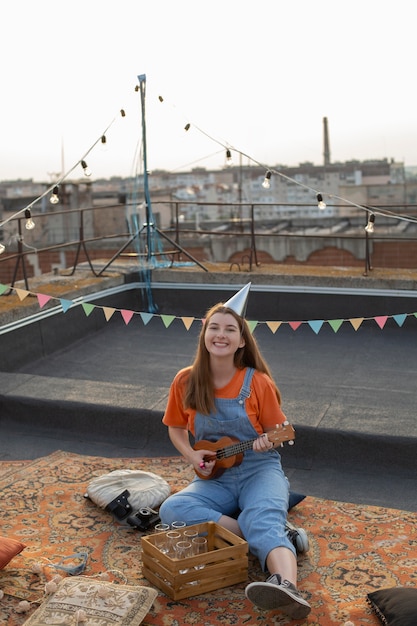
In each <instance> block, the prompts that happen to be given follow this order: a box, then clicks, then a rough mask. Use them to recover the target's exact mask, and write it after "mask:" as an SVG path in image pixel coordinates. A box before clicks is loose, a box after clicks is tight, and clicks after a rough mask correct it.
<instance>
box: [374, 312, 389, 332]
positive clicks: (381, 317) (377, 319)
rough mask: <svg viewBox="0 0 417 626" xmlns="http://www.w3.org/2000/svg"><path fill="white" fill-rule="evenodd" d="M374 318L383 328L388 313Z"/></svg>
mask: <svg viewBox="0 0 417 626" xmlns="http://www.w3.org/2000/svg"><path fill="white" fill-rule="evenodd" d="M374 319H375V321H376V323H377V324H378V326H379V327H380V328H381V330H382V329H383V328H384V326H385V324H386V322H387V319H388V315H379V316H378V317H375V318H374Z"/></svg>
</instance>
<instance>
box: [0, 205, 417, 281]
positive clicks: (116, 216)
mask: <svg viewBox="0 0 417 626" xmlns="http://www.w3.org/2000/svg"><path fill="white" fill-rule="evenodd" d="M189 204H192V205H193V206H194V207H201V208H203V207H208V206H210V205H212V206H213V205H214V204H215V206H224V207H225V208H227V209H228V210H229V212H230V215H231V217H230V218H224V219H223V221H222V228H221V229H220V230H219V229H218V228H212V229H209V225H210V223H213V222H209V221H206V222H204V221H202V220H201V219H200V220H199V222H198V224H197V223H195V224H193V222H187V221H182V218H181V208H183V207H184V206H186V205H189ZM159 205H164V206H165V207H168V210H169V212H170V218H171V219H170V223H171V226H170V228H165V229H161V228H159V227H158V225H157V224H155V223H151V224H146V223H140V221H139V220H140V216H139V213H137V214H136V213H135V212H132V208H131V207H130V208H129V207H127V205H122V204H116V205H114V204H113V205H112V204H110V205H106V206H94V207H86V208H78V209H66V210H61V211H52V212H49V213H39V214H36V215H35V214H34V215H32V218H33V220H34V221H35V224H36V228H35V229H34V230H31V231H26V230H25V218H24V217H22V216H18V217H16V218H14V219H13V220H10V221H9V222H8V223H7V224H8V227H7V229H8V231H9V240H8V241H7V239H6V238H4V239H3V243H4V244H6V251H5V253H4V254H2V255H1V256H0V282H3V283H4V284H10V286H11V287H13V286H14V285H15V283H16V281H18V280H23V281H24V284H25V287H26V289H27V290H29V271H28V267H27V257H28V256H29V255H32V260H33V255H36V259H37V260H38V261H39V259H41V258H42V257H44V258H46V256H47V255H49V256H50V255H51V253H52V252H55V253H58V254H60V253H61V252H63V251H70V252H71V254H70V255H69V256H70V257H71V262H70V264H69V266H70V268H71V274H73V273H74V272H75V271H76V269H77V266H78V265H79V263H80V260H81V258H82V255H83V256H84V260H83V262H87V263H88V265H89V268H90V270H91V272H92V273H93V274H94V276H96V277H99V276H101V275H102V274H103V273H104V272H105V271H106V269H108V268H109V267H110V266H111V265H112V264H113V263H114V262H115V261H116V259H118V258H119V257H120V256H123V255H124V254H125V251H126V250H127V249H128V248H129V247H134V248H135V252H133V253H131V255H132V256H136V257H138V258H141V260H143V261H144V262H145V264H146V263H147V264H148V267H149V266H150V264H151V262H152V261H153V260H154V258H159V257H162V256H164V257H167V258H168V260H169V261H170V263H171V264H174V262H175V261H176V260H179V259H184V257H185V258H187V259H188V260H189V261H191V262H193V263H196V264H197V265H199V266H200V267H201V268H202V269H203V270H205V271H208V270H207V268H206V267H205V266H204V262H202V261H201V260H200V259H197V258H196V257H195V256H193V255H192V254H190V252H189V251H188V249H187V246H190V244H193V245H195V244H196V242H197V243H198V245H200V246H201V244H202V242H203V243H204V242H205V244H208V242H209V241H210V242H211V244H213V242H214V241H215V240H216V239H217V240H219V239H220V238H222V241H225V240H229V241H230V240H233V243H234V245H235V246H238V245H239V243H241V242H242V243H244V244H245V248H244V250H245V254H244V255H242V257H241V258H240V263H239V262H238V261H236V260H233V261H230V260H229V259H230V256H229V257H228V258H214V259H211V261H212V262H213V263H216V262H217V263H228V262H230V269H233V268H234V267H235V266H236V267H237V269H240V265H244V266H245V268H246V266H247V267H248V268H249V270H252V268H253V266H254V265H256V266H258V265H259V264H260V263H259V255H258V252H259V250H258V246H259V243H260V242H262V244H261V247H263V245H264V241H263V240H265V238H268V244H269V247H270V248H271V247H272V248H274V247H275V248H276V247H277V246H278V245H282V244H283V242H285V244H288V246H289V247H291V244H290V243H289V242H291V241H292V242H294V241H296V240H298V241H299V240H302V241H303V242H304V245H307V244H306V242H308V246H309V249H312V250H313V249H314V250H320V249H323V248H325V247H326V244H329V241H330V240H331V243H332V244H333V245H339V246H340V247H341V248H346V249H349V248H350V249H352V247H354V248H355V250H359V251H360V254H359V255H358V258H361V259H363V262H364V275H365V276H366V275H368V272H369V270H371V269H372V259H371V248H372V246H374V245H375V242H376V241H379V242H382V241H383V242H402V243H404V242H405V241H409V242H412V243H413V244H414V243H416V242H417V237H405V236H404V235H403V234H401V233H399V234H398V235H392V234H388V235H387V234H382V235H378V237H375V235H372V237H370V236H369V235H368V232H366V231H365V229H364V227H363V226H364V224H363V223H362V222H363V216H362V217H360V216H359V217H358V216H355V217H354V218H353V222H352V220H350V221H349V220H347V221H348V222H349V223H350V225H351V226H352V224H353V225H355V226H356V230H355V232H354V233H353V234H352V233H347V232H345V233H344V232H343V229H340V230H338V229H337V227H335V228H334V229H333V231H332V232H325V233H320V231H319V229H318V228H317V224H318V223H324V222H325V220H324V218H322V219H320V221H318V220H316V221H315V224H316V228H315V229H312V228H311V227H310V228H307V227H305V228H301V227H300V223H299V222H298V223H297V220H295V219H294V220H291V219H288V218H287V219H285V220H282V222H283V223H285V224H287V226H288V228H287V229H286V230H285V231H284V232H280V231H279V228H277V225H278V224H279V219H278V217H277V220H276V221H275V222H273V221H272V220H257V219H256V218H255V210H256V209H258V210H259V208H262V207H264V206H265V205H261V204H258V203H257V204H250V203H227V204H225V205H220V204H219V203H195V202H192V203H190V202H182V201H172V202H170V201H163V202H162V201H161V202H156V203H153V206H156V207H158V206H159ZM268 206H269V207H270V206H271V205H268ZM274 206H275V205H274ZM300 206H306V205H300ZM243 207H244V208H245V214H248V215H249V217H246V218H241V217H239V214H240V215H242V213H243V210H242V208H243ZM127 208H128V209H129V221H128V219H127V218H126V210H127ZM109 216H111V220H110V217H109ZM236 216H237V217H236ZM104 217H105V218H106V219H105V223H104V222H103V220H104ZM337 219H339V222H342V221H343V220H345V221H346V218H343V217H340V218H336V217H333V218H332V223H333V224H336V222H337ZM196 221H197V220H196ZM291 221H292V222H293V224H291ZM304 221H306V220H304ZM311 223H312V224H313V223H314V222H313V221H312V222H311ZM106 224H107V229H108V230H112V229H113V228H114V227H115V226H116V227H117V226H124V228H125V230H124V231H123V232H107V233H106V232H104V231H105V230H106ZM273 224H275V228H272V225H273ZM190 226H191V227H190ZM10 231H11V232H12V234H10ZM313 231H314V232H313ZM24 233H25V234H24ZM203 236H204V237H203ZM6 237H7V236H6ZM271 240H272V244H271ZM371 241H372V243H371ZM277 242H280V243H279V244H278V243H277ZM285 244H284V245H285ZM225 247H227V246H225ZM14 248H15V249H14ZM103 249H105V251H106V252H107V253H109V251H110V253H112V256H111V258H110V259H109V261H108V262H106V263H105V265H104V266H103V267H101V268H100V269H99V270H98V271H97V270H96V269H95V267H94V263H93V261H94V257H95V258H97V253H100V251H101V250H103ZM276 262H279V261H276ZM38 265H39V268H40V269H41V270H42V263H40V264H39V263H38ZM44 265H45V264H44ZM55 265H56V264H55ZM39 268H38V269H39ZM52 269H53V268H52V267H51V268H50V269H49V270H47V271H51V270H52ZM7 272H8V276H7V277H6V273H7ZM43 272H44V270H42V271H40V273H43ZM32 275H34V274H33V273H32ZM5 278H7V280H5Z"/></svg>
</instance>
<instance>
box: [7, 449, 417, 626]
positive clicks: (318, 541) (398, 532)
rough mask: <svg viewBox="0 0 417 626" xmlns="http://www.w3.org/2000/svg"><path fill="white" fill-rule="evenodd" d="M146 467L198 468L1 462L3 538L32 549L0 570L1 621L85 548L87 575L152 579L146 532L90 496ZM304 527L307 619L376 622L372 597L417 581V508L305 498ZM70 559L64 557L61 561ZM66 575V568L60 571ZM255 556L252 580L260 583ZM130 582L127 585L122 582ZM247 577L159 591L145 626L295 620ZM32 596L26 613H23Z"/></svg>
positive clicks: (131, 462)
mask: <svg viewBox="0 0 417 626" xmlns="http://www.w3.org/2000/svg"><path fill="white" fill-rule="evenodd" d="M122 468H123V469H139V470H145V471H150V472H154V473H156V474H159V475H160V476H162V477H163V478H165V479H166V480H167V481H168V483H169V484H170V486H171V488H172V490H173V491H175V490H178V489H180V488H181V487H183V486H185V485H186V484H187V483H188V482H189V480H190V479H191V478H192V470H191V468H190V467H189V466H187V465H186V464H185V462H184V460H183V459H181V457H170V458H161V459H158V458H135V459H132V458H130V459H120V458H119V459H108V458H101V457H94V456H83V455H78V454H73V453H69V452H62V451H57V452H54V453H53V454H50V455H48V456H46V457H42V458H39V459H37V460H34V461H26V462H11V463H7V462H0V492H1V496H2V498H1V502H2V506H1V507H0V535H3V536H7V537H10V538H14V539H18V540H20V541H21V542H23V543H24V544H26V548H25V549H24V550H23V552H21V553H20V554H19V555H17V556H15V557H14V558H13V559H12V561H11V562H10V563H9V564H8V565H7V566H6V567H5V568H4V569H3V570H1V571H0V590H2V591H3V593H4V596H3V598H2V599H1V600H0V623H1V624H7V625H8V626H21V624H23V623H24V621H25V620H26V619H27V618H28V616H29V615H30V614H31V613H33V612H34V611H35V609H36V608H37V606H39V603H40V602H41V601H42V599H43V598H44V587H45V584H46V583H47V582H48V581H50V580H51V579H52V577H53V576H54V575H55V574H56V573H57V572H58V573H60V574H63V572H62V571H59V570H56V569H55V567H54V565H56V564H59V563H60V562H64V563H67V562H68V563H71V559H69V560H65V559H66V558H67V557H71V555H74V554H76V553H80V552H86V553H87V554H88V559H87V565H86V569H85V571H84V572H83V575H84V576H97V575H98V574H100V573H103V572H109V573H110V574H109V575H110V577H111V579H112V577H114V578H115V579H117V580H118V581H119V580H122V581H124V582H126V583H127V584H130V585H144V586H150V587H152V585H151V584H150V583H149V582H148V581H147V580H146V578H144V576H143V575H142V565H141V533H140V532H138V531H137V530H134V529H131V528H130V527H127V526H124V525H122V524H119V523H118V522H117V521H115V520H114V519H113V518H112V517H111V516H110V515H109V514H108V513H106V512H105V511H103V510H102V509H100V508H98V507H97V506H96V505H95V504H94V503H93V502H91V501H90V500H89V499H86V498H85V497H84V494H85V491H86V487H87V485H88V483H89V482H90V481H91V480H92V479H93V478H94V477H96V476H99V475H101V474H104V473H107V472H110V471H112V470H115V469H122ZM289 519H290V521H291V522H292V523H293V524H295V525H296V526H301V527H303V528H304V529H305V530H306V531H307V533H308V536H309V542H310V550H309V552H308V553H307V554H304V555H300V556H299V558H298V560H299V563H298V565H299V588H300V590H301V591H302V592H303V593H304V594H305V595H306V597H307V598H308V600H309V601H310V603H311V605H312V611H311V614H310V615H309V616H308V618H306V619H305V620H304V621H303V622H297V624H305V625H309V626H313V625H314V626H344V625H345V624H347V623H350V624H353V625H354V626H364V625H367V624H371V625H374V626H378V624H380V622H379V620H378V618H377V617H376V616H375V615H374V614H373V612H372V611H371V608H370V607H369V606H368V604H367V602H366V594H367V593H368V592H370V591H374V590H376V589H381V588H386V587H394V586H400V585H414V586H416V584H417V567H416V565H417V562H416V557H415V555H416V552H417V550H416V546H417V529H416V515H415V513H410V512H405V511H399V510H394V509H387V508H382V507H376V506H365V505H357V504H350V503H343V502H335V501H329V500H323V499H319V498H314V497H310V496H308V497H307V498H306V499H305V500H303V501H302V502H301V503H300V504H298V505H297V506H296V507H295V508H294V509H292V511H291V512H290V514H289ZM63 559H64V560H63ZM63 575H66V574H63ZM263 579H264V575H263V573H262V571H261V570H260V567H259V565H258V562H257V561H256V560H255V559H254V558H253V557H251V556H250V557H249V573H248V581H252V580H263ZM121 584H123V582H122V583H121ZM245 586H246V583H241V584H238V585H234V586H233V587H228V588H225V589H219V590H217V591H214V592H211V593H207V594H204V595H200V596H195V597H192V598H189V599H186V600H180V601H177V602H174V601H173V600H171V599H170V598H168V597H167V596H165V595H164V594H163V593H162V592H161V591H159V593H158V596H157V598H156V600H155V602H154V604H153V606H152V608H151V609H150V611H149V613H148V615H147V616H146V617H145V619H144V622H143V624H145V626H151V625H153V626H183V625H186V624H195V625H200V626H201V625H205V626H219V625H222V626H229V625H234V624H236V625H241V624H244V625H247V626H254V625H258V626H259V625H262V624H269V625H271V624H291V623H294V622H291V620H289V619H288V618H285V617H283V616H282V614H279V613H270V612H269V613H268V612H263V611H259V610H257V609H256V608H254V607H253V606H252V605H251V603H250V602H249V601H248V600H247V599H246V598H245V593H244V590H245ZM21 600H28V601H30V602H31V603H33V604H31V609H30V610H29V612H28V613H25V614H22V613H17V612H16V608H17V607H18V604H19V601H21Z"/></svg>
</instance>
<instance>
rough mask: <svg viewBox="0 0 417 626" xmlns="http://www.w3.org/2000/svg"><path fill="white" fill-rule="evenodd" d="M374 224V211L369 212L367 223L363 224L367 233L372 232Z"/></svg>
mask: <svg viewBox="0 0 417 626" xmlns="http://www.w3.org/2000/svg"><path fill="white" fill-rule="evenodd" d="M374 224H375V214H374V213H369V216H368V223H367V225H366V226H365V230H366V232H367V233H373V232H374Z"/></svg>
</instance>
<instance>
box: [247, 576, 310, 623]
mask: <svg viewBox="0 0 417 626" xmlns="http://www.w3.org/2000/svg"><path fill="white" fill-rule="evenodd" d="M245 595H246V597H247V598H248V600H250V601H251V602H253V604H256V606H257V607H259V608H260V609H265V610H268V611H273V610H274V609H275V610H281V611H283V612H284V613H285V614H286V615H288V616H289V617H291V618H292V619H303V618H304V617H307V615H308V614H309V613H310V611H311V607H310V605H309V604H308V603H307V602H305V601H304V600H303V599H301V598H299V597H297V596H294V595H293V594H292V593H291V591H290V590H289V589H283V588H282V587H278V585H274V584H273V583H268V582H254V583H249V585H248V586H247V587H246V589H245ZM304 602H305V603H304Z"/></svg>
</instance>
